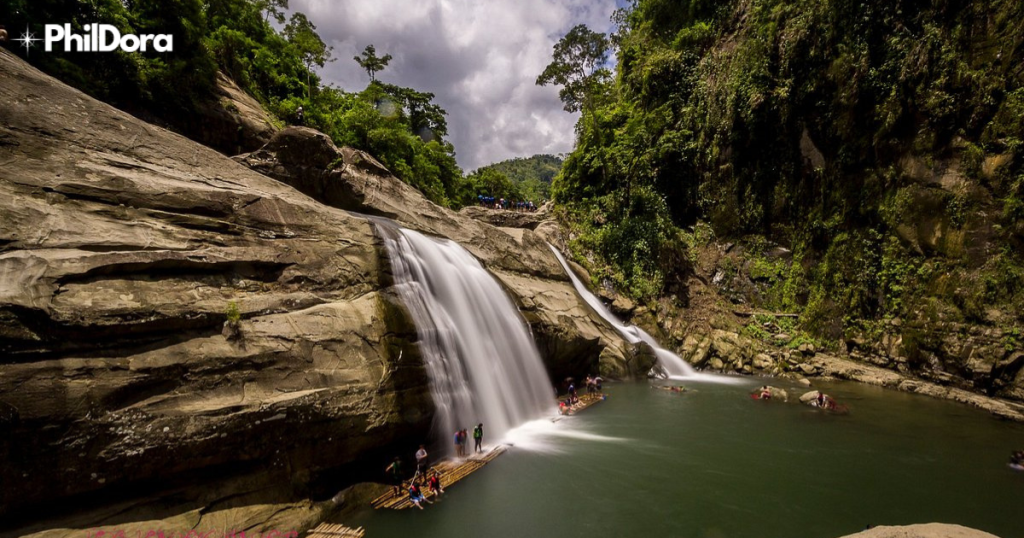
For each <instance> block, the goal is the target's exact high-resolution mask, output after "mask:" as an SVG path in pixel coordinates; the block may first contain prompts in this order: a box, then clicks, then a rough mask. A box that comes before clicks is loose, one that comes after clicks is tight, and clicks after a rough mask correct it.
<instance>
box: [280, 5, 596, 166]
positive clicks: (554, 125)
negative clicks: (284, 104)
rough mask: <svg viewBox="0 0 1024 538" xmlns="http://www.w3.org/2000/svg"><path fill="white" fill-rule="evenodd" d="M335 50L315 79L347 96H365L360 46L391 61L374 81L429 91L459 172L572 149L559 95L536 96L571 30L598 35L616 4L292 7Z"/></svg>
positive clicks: (569, 118)
mask: <svg viewBox="0 0 1024 538" xmlns="http://www.w3.org/2000/svg"><path fill="white" fill-rule="evenodd" d="M290 7H291V9H293V10H295V11H301V12H303V13H305V14H306V15H307V16H308V17H309V19H310V20H311V21H312V22H313V24H315V25H316V26H317V31H318V32H319V33H320V36H321V37H322V38H323V39H324V41H326V42H327V43H328V44H330V45H331V46H333V47H334V55H335V57H336V58H337V60H336V61H335V62H332V63H330V64H328V65H327V66H326V67H325V68H324V69H323V70H322V72H321V76H322V77H323V79H324V80H325V81H326V82H330V83H333V84H335V85H336V86H339V87H340V88H342V89H345V90H348V91H357V90H361V89H363V88H364V87H366V84H367V82H368V81H369V79H368V77H367V75H366V72H364V71H363V70H362V68H360V67H359V65H358V64H356V63H355V61H353V60H352V57H353V56H355V55H357V54H359V53H360V52H362V50H363V48H364V47H365V46H366V45H369V44H372V45H374V46H375V47H376V49H377V53H378V54H384V53H389V54H391V55H392V56H393V57H394V59H392V60H391V63H390V64H389V65H388V67H387V68H386V69H385V70H384V71H383V72H382V73H380V74H378V78H379V79H380V80H382V81H385V82H389V83H392V84H398V85H401V86H408V87H412V88H416V89H417V90H419V91H428V92H432V93H434V94H435V95H436V99H435V101H436V102H437V103H439V104H440V105H441V106H442V107H444V109H445V110H447V111H448V131H449V139H450V140H451V141H452V143H453V144H454V145H455V150H456V152H457V158H458V161H459V164H460V165H461V166H462V167H463V168H464V169H466V170H467V171H469V170H473V169H475V168H478V167H480V166H483V165H486V164H490V163H492V162H496V161H500V160H504V159H508V158H511V157H519V156H530V155H533V154H536V153H562V152H568V151H570V150H571V149H572V145H573V137H574V131H573V127H574V125H575V123H576V117H577V115H575V114H569V113H567V112H565V111H564V110H562V103H561V102H560V101H559V100H558V88H556V87H552V86H547V87H543V88H542V87H538V86H536V85H535V84H534V81H535V80H536V79H537V75H539V74H540V72H541V71H543V70H544V67H545V66H547V64H548V63H549V62H550V61H551V49H552V47H554V45H555V43H556V42H557V41H558V39H559V38H561V36H562V35H564V34H565V33H566V32H567V31H569V29H570V28H572V27H573V26H575V25H576V24H581V23H582V24H586V25H588V26H589V27H590V28H591V29H593V30H595V31H601V32H607V31H608V29H609V27H610V21H609V19H610V17H611V14H612V11H613V10H614V9H615V7H616V2H615V0H592V1H588V0H507V1H498V0H419V1H411V0H343V1H336V0H291V2H290Z"/></svg>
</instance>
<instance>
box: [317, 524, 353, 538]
mask: <svg viewBox="0 0 1024 538" xmlns="http://www.w3.org/2000/svg"><path fill="white" fill-rule="evenodd" d="M364 536H366V531H365V530H363V528H362V527H359V528H358V529H350V528H348V527H346V526H344V525H339V524H337V523H321V524H320V525H319V526H318V527H317V528H315V529H313V530H311V531H309V532H308V533H307V534H306V538H363V537H364Z"/></svg>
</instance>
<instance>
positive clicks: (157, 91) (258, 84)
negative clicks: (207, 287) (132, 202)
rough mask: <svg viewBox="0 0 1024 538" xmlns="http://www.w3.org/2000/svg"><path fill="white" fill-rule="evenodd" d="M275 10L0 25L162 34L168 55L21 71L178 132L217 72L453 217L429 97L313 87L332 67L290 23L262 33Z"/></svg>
mask: <svg viewBox="0 0 1024 538" xmlns="http://www.w3.org/2000/svg"><path fill="white" fill-rule="evenodd" d="M287 9H288V1H287V0H171V1H157V0H132V1H130V2H122V1H120V0H92V1H90V2H68V1H65V0H31V1H29V0H14V1H13V2H11V3H5V4H0V20H2V21H4V22H5V23H8V24H10V25H11V26H12V27H18V26H21V27H24V25H25V24H26V23H31V24H36V25H38V24H39V22H38V21H70V22H71V23H72V26H73V27H75V28H80V27H81V25H82V24H85V23H88V22H99V23H109V24H114V25H115V26H117V27H118V28H119V29H120V30H121V32H122V33H126V32H132V33H172V34H174V52H173V53H167V54H160V53H152V54H151V53H146V54H143V53H137V54H126V53H122V52H120V51H118V52H112V53H107V54H91V53H80V54H79V53H64V52H53V53H47V54H34V55H32V56H30V57H29V58H28V59H29V61H31V62H33V63H35V64H36V65H38V66H39V67H41V68H42V69H44V70H46V71H48V72H49V73H51V74H53V75H55V76H57V77H58V78H61V79H62V80H64V81H65V82H68V83H70V84H72V85H74V86H76V87H78V88H80V89H82V90H84V91H86V92H87V93H89V94H91V95H93V96H95V97H97V98H99V99H101V100H104V101H107V102H110V103H112V104H114V105H116V106H119V107H122V108H126V109H128V110H130V111H137V112H142V113H144V114H145V115H147V116H156V117H158V118H160V119H162V120H163V121H165V122H167V123H169V124H170V125H172V126H175V125H179V126H180V127H181V128H182V129H183V130H187V129H190V128H194V126H191V124H190V123H189V122H193V123H194V121H195V117H197V116H200V117H201V114H202V112H201V110H203V107H204V106H206V105H208V104H209V103H210V102H216V101H217V96H216V92H214V83H215V80H216V72H217V70H218V69H220V70H221V71H223V72H224V73H225V74H226V75H227V76H228V77H230V78H231V79H233V80H234V81H235V82H237V83H238V84H239V86H241V87H242V88H243V89H245V90H246V91H247V92H248V93H250V94H252V95H253V96H254V97H256V99H257V100H259V101H260V102H261V103H262V104H263V105H264V106H265V107H266V108H267V109H268V110H269V111H270V112H271V113H272V114H274V115H275V116H277V118H280V119H281V120H286V121H287V120H294V119H296V118H297V110H298V109H299V107H302V108H303V110H304V123H305V124H306V125H309V126H311V127H314V128H317V129H320V130H322V131H324V132H325V133H327V134H328V135H330V136H331V138H333V139H334V141H335V142H336V143H338V144H341V145H349V146H353V147H355V148H357V149H361V150H364V151H368V152H370V153H371V154H373V155H374V156H375V157H377V158H378V159H379V160H380V161H381V162H382V163H384V164H385V165H386V166H387V167H388V168H389V169H390V170H391V171H392V172H394V173H395V175H396V176H398V177H399V178H401V179H402V180H404V181H406V182H408V183H409V184H411V185H413V186H415V187H417V188H419V189H420V190H422V191H423V192H424V194H425V195H426V196H427V197H428V198H430V199H431V200H433V201H435V202H437V203H439V204H442V205H449V206H458V205H459V204H460V203H461V202H462V200H464V199H468V196H469V193H468V186H467V184H466V182H465V180H464V179H463V177H462V171H461V170H460V169H459V167H458V164H457V163H456V161H455V150H454V148H453V147H452V145H451V144H450V143H448V142H447V141H445V140H444V137H445V136H447V134H448V126H447V121H446V118H445V116H446V115H447V112H445V110H444V109H442V108H441V107H440V106H438V105H437V104H435V103H434V102H433V99H434V95H433V94H431V93H424V92H418V91H416V90H414V89H412V88H403V87H400V86H395V85H390V84H383V83H380V82H372V83H371V84H370V86H369V87H367V88H366V89H365V90H364V91H362V92H356V93H348V92H344V91H342V90H339V89H337V88H332V87H324V86H322V85H321V83H320V79H319V77H318V76H317V75H316V72H315V70H316V69H317V68H322V67H323V66H324V65H325V64H326V63H327V62H330V61H333V58H332V50H331V47H329V46H327V45H326V44H325V43H324V41H323V39H321V37H320V36H319V34H317V32H316V26H315V25H314V24H313V23H312V22H311V21H310V20H309V19H308V18H307V17H306V16H305V15H304V14H302V13H299V12H293V13H291V15H290V17H289V19H288V22H287V24H285V25H284V27H283V29H282V30H281V31H280V32H279V31H277V30H276V29H275V28H274V27H273V26H272V25H271V24H270V22H269V21H270V19H271V18H273V19H274V20H275V21H276V22H277V23H279V24H280V23H284V21H285V19H284V13H285V11H286V10H287ZM37 33H41V28H37ZM364 53H369V55H368V56H367V57H366V60H367V61H370V64H372V65H369V64H368V66H364V67H368V68H372V72H371V77H372V76H373V74H374V73H376V72H378V71H380V69H382V68H383V67H384V66H385V65H387V62H388V60H389V59H390V56H389V55H385V56H384V57H381V58H378V57H376V55H375V51H374V50H373V48H372V46H370V47H367V50H366V51H365V52H364ZM200 123H201V122H200ZM200 128H201V127H200ZM186 134H188V133H187V132H186Z"/></svg>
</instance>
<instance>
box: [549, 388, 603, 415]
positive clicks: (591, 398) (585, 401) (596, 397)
mask: <svg viewBox="0 0 1024 538" xmlns="http://www.w3.org/2000/svg"><path fill="white" fill-rule="evenodd" d="M579 398H580V403H578V404H576V405H574V406H572V407H570V408H569V412H568V413H567V414H569V415H575V414H576V413H579V412H580V411H583V410H584V409H586V408H588V407H590V406H592V405H594V404H596V403H597V402H603V401H604V394H602V393H600V392H596V393H592V394H584V395H583V396H580V397H579ZM558 401H559V402H564V401H565V398H561V399H560V400H558Z"/></svg>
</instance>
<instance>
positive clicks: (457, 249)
mask: <svg viewBox="0 0 1024 538" xmlns="http://www.w3.org/2000/svg"><path fill="white" fill-rule="evenodd" d="M373 222H374V223H375V224H376V226H377V230H378V232H379V233H380V235H381V237H382V238H383V240H384V244H385V247H386V248H387V252H388V257H389V259H390V260H391V266H392V271H393V273H394V279H395V289H396V290H397V292H398V295H399V297H400V298H401V299H402V301H403V303H404V304H405V306H406V308H407V309H408V310H409V313H410V314H411V315H412V318H413V322H414V323H415V324H416V333H417V335H418V336H419V347H420V350H421V351H422V353H423V357H424V361H425V363H426V368H427V373H428V375H429V377H430V392H431V396H432V397H433V399H434V403H435V405H436V406H437V414H436V417H435V420H434V430H435V431H434V432H433V434H434V437H435V439H436V438H437V434H441V437H440V438H441V439H447V441H446V442H444V443H443V444H442V445H441V446H443V447H444V450H445V451H451V450H452V449H451V447H452V442H451V438H452V437H453V435H454V433H455V430H456V429H457V428H458V429H462V428H466V429H468V430H469V431H470V432H472V430H473V427H474V426H476V425H477V424H478V423H483V425H484V442H485V443H490V442H493V441H496V440H500V439H502V438H503V437H504V436H505V434H506V433H508V432H509V431H510V430H512V429H513V428H515V427H517V426H519V425H521V424H523V423H525V422H527V421H530V420H533V419H537V418H541V417H543V416H544V415H546V414H553V413H554V394H553V386H552V384H551V381H550V380H549V379H548V375H547V372H546V371H545V370H544V365H543V363H542V362H541V359H540V354H539V353H538V352H537V347H536V344H535V343H534V341H533V337H532V336H531V334H530V331H529V328H528V327H527V325H526V322H525V321H524V320H523V318H522V316H521V315H520V314H519V311H518V310H517V309H516V307H515V305H513V304H512V301H511V300H510V299H509V297H508V296H507V295H506V293H505V290H504V289H502V287H501V286H500V285H499V284H498V282H497V280H495V278H494V277H493V276H492V275H491V274H490V273H488V272H487V270H486V269H484V267H483V266H482V265H481V264H480V262H479V261H478V260H477V259H476V258H475V257H473V255H472V254H470V253H469V252H467V251H466V249H464V248H462V247H461V246H459V245H458V244H457V243H455V242H453V241H449V240H446V239H436V238H432V237H427V236H425V235H423V234H421V233H418V232H414V231H412V230H406V229H403V228H399V227H398V226H397V225H395V224H394V223H393V222H390V221H387V220H383V219H373Z"/></svg>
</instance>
